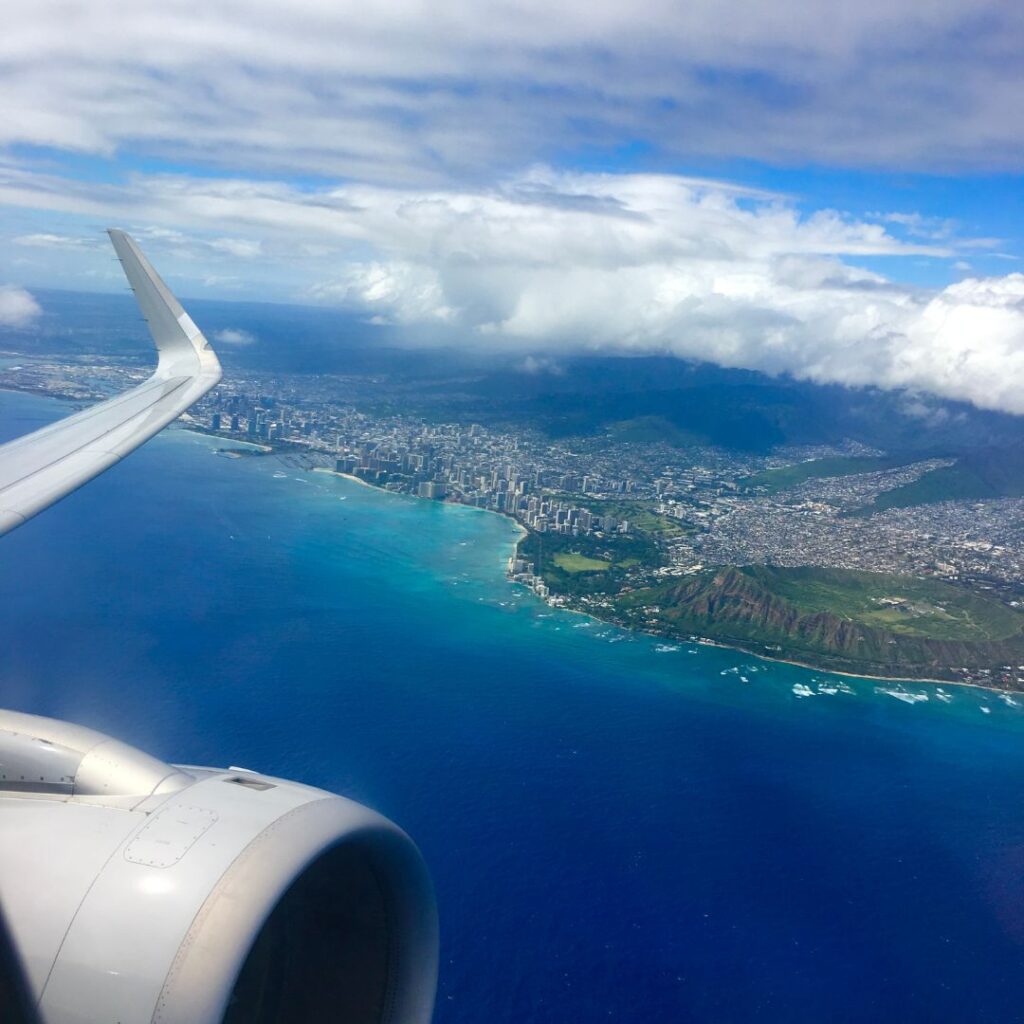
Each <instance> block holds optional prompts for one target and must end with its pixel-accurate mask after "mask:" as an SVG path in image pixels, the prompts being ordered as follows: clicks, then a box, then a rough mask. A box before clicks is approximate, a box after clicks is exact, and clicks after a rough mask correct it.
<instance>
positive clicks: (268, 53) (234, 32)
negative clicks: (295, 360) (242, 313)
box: [0, 0, 1024, 410]
mask: <svg viewBox="0 0 1024 1024" xmlns="http://www.w3.org/2000/svg"><path fill="white" fill-rule="evenodd" d="M1022 43H1024V13H1022V12H1020V11H1018V10H1017V8H1016V5H1009V4H1006V3H1003V2H989V0H973V2H969V3H968V2H964V0H887V2H883V0H864V2H862V3H858V4H856V5H850V4H848V3H837V2H835V0H826V2H822V3H815V4H809V3H806V2H800V3H797V2H792V0H789V2H787V0H782V2H777V3H772V4H768V3H764V2H763V0H757V2H755V0H734V2H732V3H730V4H722V3H721V2H712V0H691V2H688V3H686V4H682V3H679V2H667V0H647V2H645V3H643V4H641V5H639V6H635V5H634V6H630V7H629V8H628V9H627V5H622V4H620V3H602V2H594V0H591V2H586V3H584V2H578V0H567V2H565V3H562V4H559V5H551V4H550V3H541V2H540V0H517V2H515V3H504V2H494V0H487V2H482V3H470V2H467V0H437V2H434V3H430V4H427V3H420V2H413V0H388V2H383V3H380V4H374V5H366V4H356V3H354V2H351V3H350V2H347V0H295V2H293V3H290V4H288V5H286V6H285V5H280V4H278V3H271V2H269V0H205V2H199V0H168V2H165V3H162V4H160V5H159V6H158V5H139V4H138V3H131V2H128V0H105V2H103V3H97V4H88V5H83V4H79V3H73V2H71V0H38V2H36V3H34V4H32V5H19V10H17V11H16V12H15V13H13V14H12V13H10V12H9V13H8V16H7V18H6V20H5V31H4V32H3V33H2V34H0V69H2V70H0V79H2V81H0V243H2V244H0V320H6V322H10V323H14V322H21V323H26V322H30V321H31V319H32V318H33V316H35V315H38V312H37V311H38V301H36V300H35V299H34V298H33V295H32V292H33V289H36V290H38V289H40V288H44V287H47V286H57V287H67V288H79V289H86V290H101V291H102V290H114V289H117V288H120V287H121V282H120V280H119V276H118V273H117V268H116V265H114V264H113V263H111V261H110V260H109V259H108V255H107V252H106V249H105V241H104V239H103V236H102V229H103V227H105V226H107V225H108V224H116V225H118V226H122V227H125V228H127V229H129V230H130V231H132V232H133V233H134V234H136V236H137V237H138V238H139V240H140V241H141V243H142V244H143V246H144V247H145V248H146V250H147V252H149V253H150V255H151V256H152V258H153V259H154V261H155V262H156V263H157V264H158V266H159V267H160V269H161V270H162V271H163V272H164V273H165V276H167V278H168V279H169V280H170V282H171V283H172V285H174V287H176V288H177V289H178V290H179V291H180V292H182V293H183V294H184V295H186V296H190V295H191V296H201V297H217V298H227V299H231V298H240V299H241V298H259V299H265V300H270V301H287V302H309V303H318V304H325V305H328V306H336V307H338V308H339V309H344V310H345V311H346V312H348V313H352V312H355V313H357V314H359V315H362V316H364V317H365V318H366V319H367V320H377V321H386V322H389V323H393V324H396V325H397V326H398V327H399V328H400V329H401V330H402V331H404V332H405V333H406V334H407V336H408V337H409V338H410V340H415V339H416V338H417V337H421V336H426V335H428V334H429V336H431V337H437V336H443V337H445V338H447V339H448V340H450V341H455V342H458V343H461V344H466V345H471V346H476V347H485V346H492V347H506V348H507V347H519V348H525V349H529V350H531V351H533V350H538V349H544V350H552V351H555V352H556V353H557V352H560V351H569V350H573V351H576V350H580V349H583V350H600V351H609V350H611V351H617V350H621V351H644V352H646V351H658V352H674V353H676V354H679V355H681V356H687V357H693V356H697V357H701V358H708V359H712V360H715V361H717V362H720V363H723V364H725V365H742V366H748V367H751V368H755V369H764V370H768V371H769V372H791V373H795V374H797V375H802V376H807V377H809V378H811V379H819V380H832V381H840V382H844V383H849V384H878V385H881V386H884V387H904V388H917V389H921V390H923V391H933V392H935V393H937V394H944V395H950V396H952V397H960V398H967V399H968V400H971V401H975V402H977V403H979V404H988V405H993V406H995V407H998V408H1012V409H1014V410H1016V409H1017V405H1018V404H1021V401H1022V400H1020V399H1016V398H1014V397H1013V394H1014V393H1015V392H1016V391H1024V389H1022V388H1020V387H1019V384H1020V383H1022V382H1021V381H1020V380H1018V379H1017V377H1016V375H1017V373H1018V372H1021V371H1024V351H1022V350H1024V276H1022V275H1021V271H1022V270H1024V268H1022V267H1021V263H1020V260H1021V256H1022V255H1024V245H1022V242H1024V208H1022V205H1024V200H1022V199H1021V194H1022V193H1021V187H1020V186H1021V184H1022V181H1021V170H1022V167H1024V130H1022V129H1021V127H1020V118H1019V116H1018V107H1019V96H1020V77H1021V76H1020V70H1019V69H1020V58H1019V54H1020V52H1021V45H1022ZM1022 408H1024V406H1022Z"/></svg>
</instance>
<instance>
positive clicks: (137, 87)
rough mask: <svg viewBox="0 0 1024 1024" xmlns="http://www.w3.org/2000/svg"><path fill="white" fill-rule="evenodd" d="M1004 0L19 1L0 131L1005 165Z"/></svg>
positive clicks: (208, 142)
mask: <svg viewBox="0 0 1024 1024" xmlns="http://www.w3.org/2000/svg"><path fill="white" fill-rule="evenodd" d="M1022 49H1024V8H1022V7H1021V5H1019V4H1012V3H1005V2H1003V0H929V2H927V3H922V2H921V0H862V2H860V3H856V4H846V3H844V4H837V3H828V2H823V3H795V2H779V3H771V4H768V3H764V2H763V0H738V2H737V3H735V4H732V5H731V7H730V11H729V15H728V17H725V16H723V10H722V6H721V4H720V3H719V2H718V0H690V2H687V3H678V2H676V0H652V2H649V3H646V4H644V5H642V7H641V8H639V9H638V8H635V7H631V6H630V5H628V4H621V3H620V4H614V3H595V2H593V0H566V2H564V3H560V4H551V3H545V2H541V0H514V2H513V0H503V2H502V0H496V2H488V3H482V4H481V3H472V2H470V0H438V2H436V3H431V4H422V3H416V2H412V0H386V2H382V3H377V4H370V5H367V4H363V3H356V2H355V0H294V2H292V3H289V4H287V5H282V4H280V3H278V2H276V0H168V2H166V3H161V4H159V5H155V6H154V5H152V4H139V3H136V2H133V0H107V2H105V3H103V4H81V3H78V2H76V0H36V2H35V3H32V4H22V5H18V10H17V12H16V13H14V12H12V13H11V14H10V16H8V17H6V18H5V21H4V31H3V33H0V68H2V69H3V70H2V71H0V145H3V144H29V145H34V146H45V147H56V148H58V149H62V150H69V151H74V152H80V153H89V154H99V155H103V156H111V155H113V154H116V153H118V152H119V151H124V150H128V151H131V152H135V153H145V154H148V155H150V156H154V155H155V156H163V157H166V158H171V159H174V160H176V161H178V162H180V161H182V160H190V159H197V160H202V161H205V162H209V163H213V164H219V165H220V166H223V167H228V168H240V167H248V168H257V167H262V168H277V169H290V170H301V171H305V172H310V173H314V174H319V175H327V176H335V177H339V176H344V177H349V178H355V179H362V180H374V181H387V182H390V183H395V182H404V183H410V182H414V181H416V182H424V181H434V182H441V181H449V182H450V181H454V180H461V181H463V182H465V181H468V180H472V179H474V178H475V179H477V180H482V179H481V178H480V176H481V175H483V176H485V177H486V175H487V174H489V173H493V171H494V170H495V169H500V170H507V169H508V168H509V167H510V166H515V165H517V164H518V165H522V164H523V163H529V162H531V161H534V160H538V159H540V160H543V159H551V158H552V157H553V156H555V155H557V154H562V153H565V152H567V151H573V150H577V149H580V148H582V147H597V148H598V149H603V148H604V149H611V150H617V149H618V147H620V146H622V145H623V143H624V142H636V141H639V142H642V143H644V144H645V145H646V146H649V147H651V148H652V149H653V150H655V151H658V152H662V153H664V154H668V155H680V154H681V155H683V156H684V157H687V158H692V157H694V156H704V157H714V158H732V157H740V158H743V159H755V160H767V161H784V162H785V161H804V162H806V161H815V162H819V163H831V164H834V165H842V166H859V167H863V166H876V167H887V168H898V169H901V170H906V169H908V168H912V169H917V170H925V171H932V170H935V169H936V168H968V169H979V168H980V169H984V170H992V169H995V168H1006V169H1019V168H1020V166H1021V164H1022V161H1024V129H1022V122H1021V119H1020V118H1019V117H1017V116H1015V113H1016V110H1017V107H1018V105H1019V104H1018V100H1019V68H1020V65H1019V54H1020V52H1021V50H1022Z"/></svg>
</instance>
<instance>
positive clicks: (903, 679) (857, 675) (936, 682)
mask: <svg viewBox="0 0 1024 1024" xmlns="http://www.w3.org/2000/svg"><path fill="white" fill-rule="evenodd" d="M313 472H314V473H328V474H330V475H331V476H338V477H341V478H342V479H344V480H350V481H352V482H353V483H357V484H360V485H362V486H363V487H369V488H371V489H372V490H375V491H381V492H383V493H385V494H395V493H396V492H394V491H389V490H387V488H384V487H378V486H377V485H376V484H372V483H370V482H369V481H367V480H363V479H361V478H360V477H357V476H354V475H353V474H351V473H339V472H338V471H337V470H334V469H329V468H327V467H326V466H318V467H316V468H315V469H314V470H313ZM404 497H410V498H415V499H417V500H420V501H436V499H434V498H420V496H419V495H418V494H404ZM441 504H448V505H459V506H460V507H462V508H470V509H474V510H476V511H478V512H489V513H491V514H493V515H497V516H500V517H501V518H502V519H507V520H509V521H510V522H512V523H513V524H514V525H515V527H516V529H517V530H518V531H519V537H518V538H517V540H516V541H515V543H514V545H513V547H512V554H513V557H514V556H515V555H516V554H518V551H519V544H520V542H521V541H522V540H523V539H524V538H525V537H527V536H529V530H527V529H526V527H524V526H523V525H522V523H520V522H519V521H518V520H517V519H516V518H515V517H514V516H510V515H509V514H508V513H507V512H498V511H497V510H496V509H489V508H479V506H476V505H463V504H462V502H458V501H442V502H441ZM506 582H508V583H512V584H513V585H517V584H515V583H514V582H513V581H512V580H506ZM518 585H519V586H523V587H524V588H525V589H526V590H528V591H529V592H530V593H531V594H532V593H533V591H532V590H530V588H529V587H528V586H526V585H525V584H522V583H520V584H518ZM534 597H536V598H537V600H538V601H540V602H541V603H542V604H547V605H548V607H551V608H557V609H558V610H559V611H562V612H571V613H572V614H574V615H582V616H584V617H586V618H589V619H592V620H593V621H594V622H599V623H601V624H603V625H606V626H614V627H615V628H616V629H621V630H623V631H624V632H627V633H635V634H639V635H642V636H649V637H651V638H653V639H656V640H662V641H669V642H672V643H694V644H698V645H700V646H704V647H717V648H719V649H721V650H726V651H738V652H740V653H742V654H745V655H747V656H749V657H751V658H757V659H758V660H759V661H765V662H769V663H771V662H774V663H775V664H779V665H793V666H794V667H796V668H802V669H807V670H808V671H811V672H822V673H827V674H828V675H834V676H842V677H844V678H846V679H861V680H864V681H865V682H877V683H911V684H914V683H920V684H922V685H926V686H961V687H965V688H968V689H972V690H983V691H985V692H986V693H1006V694H1015V693H1021V692H1022V691H1020V690H1008V689H1005V688H1004V687H1000V686H984V685H982V684H981V683H974V682H965V681H964V680H959V679H936V678H934V677H932V676H887V675H874V674H872V673H870V672H850V671H847V670H845V669H837V668H827V667H825V666H823V665H815V664H814V663H812V662H807V661H799V660H797V659H795V658H786V657H777V658H775V657H772V656H771V655H770V654H765V653H763V652H759V651H753V650H750V649H749V648H748V647H744V646H742V645H740V644H735V643H732V644H730V643H724V642H723V641H720V640H714V639H712V638H711V637H700V638H698V639H696V640H680V638H679V637H674V636H668V635H666V634H663V633H654V632H651V631H650V630H647V629H633V628H630V627H629V626H624V625H622V623H619V622H615V621H614V620H613V619H607V618H603V617H602V616H600V615H598V614H596V613H595V612H593V611H590V610H589V609H585V608H575V607H573V606H571V605H563V604H551V603H550V602H549V601H545V600H544V599H543V598H541V597H537V595H536V594H534Z"/></svg>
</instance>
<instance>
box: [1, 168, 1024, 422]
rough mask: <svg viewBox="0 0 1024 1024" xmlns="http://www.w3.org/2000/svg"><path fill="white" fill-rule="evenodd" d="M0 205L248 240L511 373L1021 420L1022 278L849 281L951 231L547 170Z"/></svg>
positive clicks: (250, 185) (760, 198)
mask: <svg viewBox="0 0 1024 1024" xmlns="http://www.w3.org/2000/svg"><path fill="white" fill-rule="evenodd" d="M5 201H6V202H17V203H19V204H21V205H28V204H29V203H31V204H33V205H37V206H39V207H42V208H44V209H54V210H59V211H60V212H62V213H68V212H80V213H84V214H86V215H88V216H90V217H92V216H95V215H97V214H99V213H104V216H106V213H108V212H112V211H118V212H119V214H121V215H124V214H127V215H128V217H129V219H130V220H131V221H132V222H139V223H141V224H142V225H143V226H145V225H146V224H150V225H155V226H156V228H157V230H155V231H150V233H149V236H148V237H149V238H150V239H152V241H153V244H154V245H156V246H160V245H168V246H169V247H170V248H169V249H168V250H167V251H168V252H170V253H172V254H173V253H185V254H187V260H186V261H185V263H184V264H183V265H187V266H188V267H189V268H192V269H193V270H195V269H198V270H200V271H201V272H202V273H203V274H216V273H217V272H218V271H222V270H225V269H227V268H228V266H229V265H230V269H231V270H233V271H234V272H235V273H237V272H238V265H237V264H238V257H236V256H232V255H229V254H228V253H227V252H224V251H221V250H218V249H217V248H216V247H214V246H213V245H212V244H210V242H209V239H223V238H242V237H246V235H247V234H253V233H255V234H258V235H259V236H260V237H261V238H263V239H266V240H267V241H266V246H263V247H261V252H264V250H267V251H271V252H272V255H273V261H274V266H276V267H277V268H283V267H284V268H291V267H293V266H294V265H296V264H298V263H300V262H301V263H302V267H303V272H302V275H301V276H302V277H303V278H311V279H313V280H317V281H318V283H317V284H315V285H314V286H312V287H311V288H309V289H308V290H307V291H306V298H307V299H308V298H309V297H310V296H312V297H313V298H316V299H318V300H319V301H322V302H325V303H333V304H336V305H338V306H340V307H344V308H345V309H346V310H348V311H351V312H358V313H360V314H362V315H363V316H364V317H365V318H366V319H367V320H370V321H372V322H376V323H390V324H396V325H401V326H404V327H405V328H406V329H407V331H408V334H409V336H416V335H417V332H419V333H421V334H423V333H425V334H430V335H431V336H437V335H438V334H439V333H440V334H443V336H444V338H445V339H446V340H447V341H448V342H451V341H459V340H461V341H462V342H463V343H465V344H468V345H474V346H477V347H491V348H503V349H512V350H518V351H520V352H522V354H523V357H524V358H525V356H526V355H527V354H528V353H533V354H534V355H535V356H537V357H539V356H545V357H548V358H554V359H556V360H557V358H558V357H559V356H560V354H562V353H566V352H579V351H601V352H657V353H670V354H675V355H678V356H682V357H686V358H694V359H705V360H709V361H712V362H715V363H719V364H721V365H723V366H730V367H745V368H749V369H756V370H763V371H766V372H769V373H789V374H793V375H795V376H798V377H802V378H806V379H810V380H815V381H819V382H833V383H842V384H849V385H875V386H880V387H885V388H902V389H912V390H915V391H926V392H930V393H932V394H936V395H941V396H943V397H947V398H956V399H964V400H967V401H971V402H974V403H975V404H976V405H979V406H982V407H985V408H994V409H1003V410H1007V411H1012V412H1018V413H1024V274H1020V273H1011V274H1008V275H1005V276H999V277H992V278H982V277H977V276H973V275H972V276H968V277H966V278H965V279H964V280H961V281H959V282H958V283H957V284H954V285H950V286H949V287H947V288H945V289H942V290H938V291H926V290H923V289H918V288H914V287H910V286H906V285H901V284H898V283H896V282H894V281H892V280H891V279H888V278H887V277H885V276H884V275H882V274H880V273H878V272H877V271H876V270H874V269H871V270H869V269H866V268H864V267H863V266H861V265H859V263H860V261H862V260H864V259H866V258H872V259H873V260H875V264H874V266H876V267H877V266H878V262H877V261H878V259H879V258H883V257H907V256H919V257H922V258H935V259H942V260H944V261H948V263H949V264H952V263H953V261H954V260H956V259H957V258H958V257H959V256H960V254H961V250H962V249H964V248H966V249H968V250H970V249H971V245H970V244H969V243H970V241H971V240H962V239H958V237H957V236H956V234H955V229H954V228H953V227H952V226H949V225H945V226H943V228H942V230H941V232H940V233H941V238H934V237H923V238H916V237H909V238H902V239H901V238H898V237H896V236H895V235H893V234H892V233H890V230H889V228H888V227H887V225H886V223H880V222H879V220H878V218H860V219H858V218H855V217H851V216H848V215H844V214H842V213H841V212H838V211H834V210H818V211H814V212H811V213H804V212H802V211H801V210H800V209H799V208H798V207H797V206H796V205H795V204H794V203H793V202H791V201H789V200H787V199H786V198H785V197H783V196H777V195H771V194H765V193H762V192H758V191H751V190H745V189H742V188H738V187H736V186H733V185H729V184H727V183H722V182H717V181H709V180H702V179H696V178H686V177H680V176H673V175H656V174H620V175H614V174H581V173H568V172H556V171H553V170H550V169H548V168H545V167H543V166H538V167H534V168H532V169H530V170H528V171H526V172H523V173H521V174H518V175H514V176H511V177H508V178H506V179H505V180H504V181H502V182H501V183H500V184H498V185H496V186H494V187H490V188H438V187H411V186H409V187H401V188H398V187H395V188H384V187H380V186H370V185H364V184H346V185H344V186H339V187H336V188H329V187H325V188H322V189H319V190H313V189H310V188H304V189H299V188H294V187H289V186H288V185H285V184H283V183H280V182H274V181H267V180H262V179H261V180H255V181H254V180H245V179H223V178H198V179H194V178H185V177H169V176H161V175H156V176H150V177H146V178H136V179H132V180H131V181H129V182H128V183H127V184H125V185H121V186H99V187H98V186H95V185H92V184H90V183H74V182H66V181H64V182H61V181H57V180H46V179H43V178H40V176H39V175H26V174H22V173H20V172H18V171H17V170H11V169H10V168H8V169H7V170H4V169H2V168H0V203H2V202H5ZM167 225H174V227H167ZM900 226H901V227H903V226H906V225H905V224H904V223H903V222H902V221H901V222H900ZM932 234H934V232H932ZM203 238H205V239H207V241H206V242H202V241H201V239H203ZM197 239H198V240H200V241H197ZM200 257H202V259H200ZM211 260H213V261H214V262H213V263H212V264H211V263H210V261H211ZM264 262H265V260H264V259H261V260H258V261H255V262H254V263H246V270H247V273H248V270H249V268H250V267H253V268H256V269H258V267H259V266H260V265H262V264H263V263H264ZM161 266H162V267H163V266H164V261H163V257H162V256H161ZM171 269H173V261H172V263H171ZM314 275H315V276H314ZM292 297H293V298H296V297H298V296H292ZM227 343H228V344H231V343H232V342H231V341H230V340H229V341H228V342H227Z"/></svg>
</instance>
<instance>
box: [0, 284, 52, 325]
mask: <svg viewBox="0 0 1024 1024" xmlns="http://www.w3.org/2000/svg"><path fill="white" fill-rule="evenodd" d="M40 313H42V309H41V308H40V306H39V303H38V302H36V300H35V298H33V296H32V295H31V294H30V293H29V292H27V291H25V289H24V288H18V287H17V286H15V285H11V284H0V327H26V326H27V325H28V324H30V323H31V322H32V321H33V320H35V318H36V317H37V316H39V314H40Z"/></svg>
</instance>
